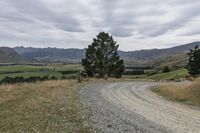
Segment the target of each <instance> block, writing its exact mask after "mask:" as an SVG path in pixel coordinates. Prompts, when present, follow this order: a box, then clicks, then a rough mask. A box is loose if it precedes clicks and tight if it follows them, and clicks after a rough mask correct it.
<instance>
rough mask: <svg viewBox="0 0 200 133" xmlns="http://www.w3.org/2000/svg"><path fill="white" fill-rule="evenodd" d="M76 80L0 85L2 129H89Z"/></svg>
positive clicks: (45, 130) (85, 130)
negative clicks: (84, 119)
mask: <svg viewBox="0 0 200 133" xmlns="http://www.w3.org/2000/svg"><path fill="white" fill-rule="evenodd" d="M76 84H77V83H76V81H72V80H71V81H70V80H62V81H60V80H58V81H46V82H37V83H23V84H15V85H1V86H0V120H1V121H0V132H42V133H44V132H89V131H90V129H91V127H90V125H87V126H84V125H83V120H82V115H81V113H82V112H81V111H82V106H81V104H80V99H79V93H78V90H79V89H78V87H77V85H76ZM85 115H86V116H87V114H85ZM88 117H89V115H88ZM88 120H89V118H88Z"/></svg>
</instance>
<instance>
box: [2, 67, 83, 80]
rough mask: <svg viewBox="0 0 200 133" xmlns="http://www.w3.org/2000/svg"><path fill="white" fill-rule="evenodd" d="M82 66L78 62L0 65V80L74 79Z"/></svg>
mask: <svg viewBox="0 0 200 133" xmlns="http://www.w3.org/2000/svg"><path fill="white" fill-rule="evenodd" d="M82 70H83V68H82V66H81V65H80V64H47V65H40V66H39V65H37V66H36V65H9V66H0V82H1V81H5V80H6V81H8V79H9V80H11V82H15V81H18V80H19V79H21V82H24V81H25V82H26V81H28V82H29V81H31V80H37V81H38V80H39V81H43V80H47V79H51V80H52V79H75V78H76V75H77V73H78V72H79V71H82ZM5 83H7V82H5Z"/></svg>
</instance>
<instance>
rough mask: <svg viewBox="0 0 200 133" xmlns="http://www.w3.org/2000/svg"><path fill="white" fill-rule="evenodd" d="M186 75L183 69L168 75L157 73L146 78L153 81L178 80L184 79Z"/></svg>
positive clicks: (186, 72)
mask: <svg viewBox="0 0 200 133" xmlns="http://www.w3.org/2000/svg"><path fill="white" fill-rule="evenodd" d="M187 75H188V71H187V70H186V69H184V68H183V69H178V70H175V71H171V72H168V73H158V74H155V75H151V76H147V77H146V78H147V79H153V80H176V79H180V78H185V77H186V76H187Z"/></svg>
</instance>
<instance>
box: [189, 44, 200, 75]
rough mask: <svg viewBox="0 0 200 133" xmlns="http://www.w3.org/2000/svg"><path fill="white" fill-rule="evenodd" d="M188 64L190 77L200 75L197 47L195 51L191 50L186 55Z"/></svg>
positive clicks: (199, 55) (199, 59) (199, 57)
mask: <svg viewBox="0 0 200 133" xmlns="http://www.w3.org/2000/svg"><path fill="white" fill-rule="evenodd" d="M188 55H189V62H188V64H187V69H188V71H189V73H190V74H191V75H200V49H199V47H198V46H196V47H195V49H191V50H190V52H189V53H188Z"/></svg>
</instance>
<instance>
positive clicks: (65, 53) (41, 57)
mask: <svg viewBox="0 0 200 133" xmlns="http://www.w3.org/2000/svg"><path fill="white" fill-rule="evenodd" d="M14 50H15V51H16V52H17V53H19V54H20V55H21V56H23V57H24V58H26V59H31V60H38V61H50V62H55V61H59V62H70V63H71V62H80V61H81V59H82V58H84V56H85V49H73V48H71V49H58V48H32V47H15V48H14Z"/></svg>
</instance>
